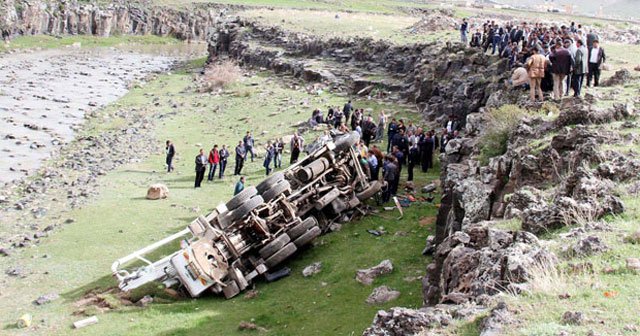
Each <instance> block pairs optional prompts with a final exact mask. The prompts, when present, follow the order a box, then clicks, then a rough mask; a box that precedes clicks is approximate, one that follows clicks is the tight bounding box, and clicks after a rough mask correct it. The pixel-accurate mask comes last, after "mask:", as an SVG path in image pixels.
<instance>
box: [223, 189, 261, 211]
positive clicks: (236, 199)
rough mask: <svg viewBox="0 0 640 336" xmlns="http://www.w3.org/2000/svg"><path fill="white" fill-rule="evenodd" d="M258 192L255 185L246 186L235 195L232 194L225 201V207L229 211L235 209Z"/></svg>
mask: <svg viewBox="0 0 640 336" xmlns="http://www.w3.org/2000/svg"><path fill="white" fill-rule="evenodd" d="M256 194H258V191H257V190H256V188H255V187H247V188H245V189H244V190H243V191H241V192H240V193H238V194H237V195H235V196H233V197H232V198H231V199H230V200H229V201H228V202H227V209H228V210H229V211H233V210H235V209H236V208H237V207H239V206H241V205H242V204H243V203H244V202H246V201H248V200H249V199H250V198H251V197H253V196H255V195H256Z"/></svg>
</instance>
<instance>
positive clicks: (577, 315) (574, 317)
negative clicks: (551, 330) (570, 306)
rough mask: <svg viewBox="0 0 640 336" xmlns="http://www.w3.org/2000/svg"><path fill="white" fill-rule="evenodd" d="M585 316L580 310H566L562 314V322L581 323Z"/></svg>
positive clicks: (569, 323)
mask: <svg viewBox="0 0 640 336" xmlns="http://www.w3.org/2000/svg"><path fill="white" fill-rule="evenodd" d="M585 321H586V318H585V316H584V314H583V313H582V312H579V311H566V312H564V314H562V324H566V325H582V324H584V322H585Z"/></svg>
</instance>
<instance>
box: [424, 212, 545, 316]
mask: <svg viewBox="0 0 640 336" xmlns="http://www.w3.org/2000/svg"><path fill="white" fill-rule="evenodd" d="M492 226H493V223H492V222H480V223H476V224H473V225H470V226H467V227H466V228H465V229H463V230H462V231H457V232H455V233H453V234H451V235H449V236H448V237H447V238H445V239H444V240H443V241H442V242H441V243H440V244H439V245H438V247H437V249H436V252H435V253H434V255H433V262H432V263H431V264H429V266H427V276H426V277H425V278H424V279H423V291H424V293H423V294H424V298H425V302H426V303H429V304H437V303H454V304H460V303H465V302H467V301H475V300H476V298H478V297H481V296H482V295H493V294H496V293H498V292H499V291H501V290H505V289H509V290H513V291H516V292H517V291H518V284H522V283H525V282H526V281H527V279H528V276H529V271H530V270H531V269H534V268H535V267H538V266H539V265H553V264H555V260H556V258H555V256H554V255H553V254H552V253H551V252H549V251H548V250H547V249H546V248H545V247H543V245H542V244H541V243H540V242H539V240H538V239H537V238H536V237H535V236H534V235H533V234H531V233H529V232H525V231H506V230H501V229H496V228H493V227H492Z"/></svg>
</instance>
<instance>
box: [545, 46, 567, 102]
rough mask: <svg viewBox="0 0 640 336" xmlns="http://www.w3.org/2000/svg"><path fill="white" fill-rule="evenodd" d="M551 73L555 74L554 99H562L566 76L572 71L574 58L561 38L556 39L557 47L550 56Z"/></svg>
mask: <svg viewBox="0 0 640 336" xmlns="http://www.w3.org/2000/svg"><path fill="white" fill-rule="evenodd" d="M549 61H551V74H552V76H553V99H555V100H560V99H562V93H563V92H564V90H563V87H562V86H563V85H564V77H565V76H566V75H567V74H568V73H569V72H571V66H572V64H573V58H571V54H570V53H569V51H568V50H567V49H565V48H564V46H563V44H562V42H561V41H560V40H556V48H555V50H554V51H553V52H552V53H551V55H550V56H549Z"/></svg>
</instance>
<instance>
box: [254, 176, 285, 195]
mask: <svg viewBox="0 0 640 336" xmlns="http://www.w3.org/2000/svg"><path fill="white" fill-rule="evenodd" d="M283 180H284V174H283V173H282V172H277V173H275V174H273V175H271V176H269V177H267V178H266V179H264V180H263V181H262V182H260V183H258V185H257V186H256V190H258V194H261V195H262V194H263V193H264V192H265V191H267V190H269V189H271V187H273V186H274V185H276V184H278V183H280V181H283Z"/></svg>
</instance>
